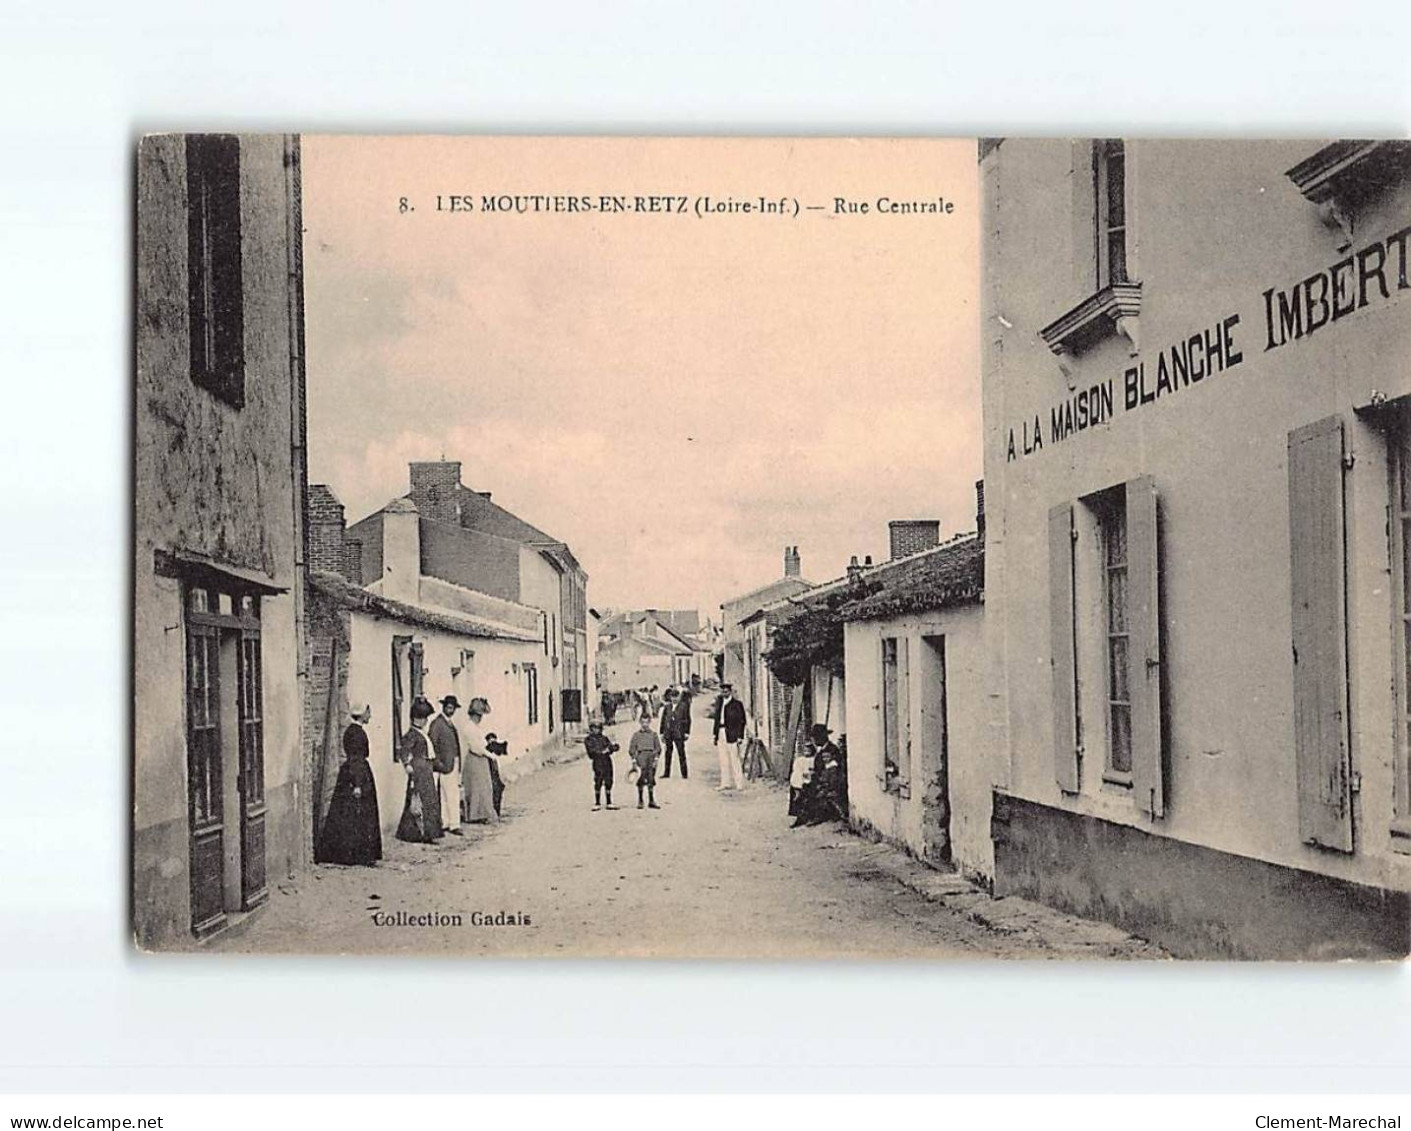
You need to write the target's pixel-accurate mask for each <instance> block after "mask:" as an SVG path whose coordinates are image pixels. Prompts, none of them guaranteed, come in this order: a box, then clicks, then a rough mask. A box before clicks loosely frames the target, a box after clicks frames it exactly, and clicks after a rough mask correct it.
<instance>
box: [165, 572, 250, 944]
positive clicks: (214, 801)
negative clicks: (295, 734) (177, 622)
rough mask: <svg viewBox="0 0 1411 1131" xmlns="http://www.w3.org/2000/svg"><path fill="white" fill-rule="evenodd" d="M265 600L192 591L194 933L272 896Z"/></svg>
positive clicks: (189, 766)
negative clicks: (268, 867) (263, 645)
mask: <svg viewBox="0 0 1411 1131" xmlns="http://www.w3.org/2000/svg"><path fill="white" fill-rule="evenodd" d="M259 618H260V605H259V598H258V597H256V596H253V595H250V594H241V593H239V592H235V591H227V590H223V589H221V588H217V587H215V586H211V585H192V586H190V587H189V588H188V589H187V592H186V672H185V684H186V799H187V826H188V829H189V835H190V863H189V866H190V873H191V931H192V933H193V934H194V935H196V936H197V937H198V938H204V937H206V936H207V935H210V934H212V933H214V932H215V931H218V930H219V929H220V928H221V927H223V926H225V924H226V921H227V917H228V915H229V914H231V913H233V912H239V911H249V910H250V909H251V908H254V907H257V906H259V905H260V904H261V903H263V902H264V901H265V899H266V898H267V896H268V891H269V889H268V883H267V879H266V867H265V816H266V813H265V766H264V721H263V720H264V687H263V683H264V673H263V665H262V658H261V648H260V619H259Z"/></svg>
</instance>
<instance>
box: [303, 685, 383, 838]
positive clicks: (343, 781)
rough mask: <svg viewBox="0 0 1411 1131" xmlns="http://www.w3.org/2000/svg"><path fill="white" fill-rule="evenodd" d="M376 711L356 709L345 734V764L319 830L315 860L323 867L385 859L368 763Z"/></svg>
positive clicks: (369, 708)
mask: <svg viewBox="0 0 1411 1131" xmlns="http://www.w3.org/2000/svg"><path fill="white" fill-rule="evenodd" d="M371 718H372V708H371V707H369V706H366V705H359V706H358V707H356V708H354V712H353V721H352V722H351V723H349V724H348V729H347V730H345V731H344V732H343V764H342V765H341V766H339V767H338V782H337V784H336V785H335V786H334V787H333V798H332V800H331V801H329V803H328V813H327V815H326V816H325V817H324V818H323V825H322V827H321V828H320V829H319V834H318V844H316V845H315V846H314V860H316V861H317V862H318V863H320V864H369V865H370V864H375V863H377V861H379V860H381V859H382V828H381V822H380V818H379V817H378V814H377V782H376V781H374V780H373V776H372V767H371V766H369V765H368V761H367V731H365V730H364V729H363V727H365V726H366V725H367V724H368V722H369V720H371Z"/></svg>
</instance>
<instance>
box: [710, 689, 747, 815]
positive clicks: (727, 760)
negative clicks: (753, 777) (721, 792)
mask: <svg viewBox="0 0 1411 1131" xmlns="http://www.w3.org/2000/svg"><path fill="white" fill-rule="evenodd" d="M723 694H724V698H723V700H722V701H721V704H720V713H719V715H717V716H716V720H715V745H716V746H717V747H718V748H719V751H720V784H719V785H718V786H716V787H715V788H716V789H742V788H744V784H745V771H744V769H743V768H742V767H741V765H740V743H741V742H743V741H744V738H745V705H744V704H743V703H741V702H740V701H739V700H738V699H736V698H735V689H734V688H733V687H731V686H730V685H729V684H728V683H727V684H726V685H725V687H724V691H723ZM722 731H724V732H725V742H724V743H723V744H722V743H721V741H720V737H721V732H722Z"/></svg>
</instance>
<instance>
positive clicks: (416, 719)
mask: <svg viewBox="0 0 1411 1131" xmlns="http://www.w3.org/2000/svg"><path fill="white" fill-rule="evenodd" d="M432 714H433V710H432V706H431V704H430V703H429V702H428V701H427V700H425V699H416V700H414V701H413V702H412V709H411V718H412V725H411V729H410V730H409V731H407V733H406V734H404V735H402V744H401V746H400V748H399V749H398V751H397V760H398V761H400V762H401V763H402V766H403V768H404V769H405V770H406V771H407V800H406V802H405V804H404V805H403V806H402V820H401V822H400V823H399V824H398V825H397V839H398V840H409V841H413V842H416V843H421V844H430V843H431V842H433V841H437V840H440V839H441V798H440V795H439V794H438V793H437V792H436V770H435V763H434V762H433V760H432V750H431V742H430V740H429V739H428V738H427V737H426V723H427V720H428V719H430V718H431V716H432Z"/></svg>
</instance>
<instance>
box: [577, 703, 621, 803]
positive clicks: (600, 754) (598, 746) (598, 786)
mask: <svg viewBox="0 0 1411 1131" xmlns="http://www.w3.org/2000/svg"><path fill="white" fill-rule="evenodd" d="M583 745H584V746H586V747H587V748H588V758H589V759H590V760H591V761H592V763H593V812H595V813H596V812H597V811H598V810H599V809H601V808H602V807H603V794H607V803H608V804H607V807H608V808H609V809H616V808H617V806H616V805H614V804H613V803H612V756H613V754H615V753H616V752H617V751H618V750H621V749H622V747H620V746H618V744H617V743H615V742H614V741H613V740H612V739H610V738H609V737H608V736H607V735H605V734H604V733H603V724H602V723H589V724H588V737H587V738H585V739H584V740H583Z"/></svg>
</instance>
